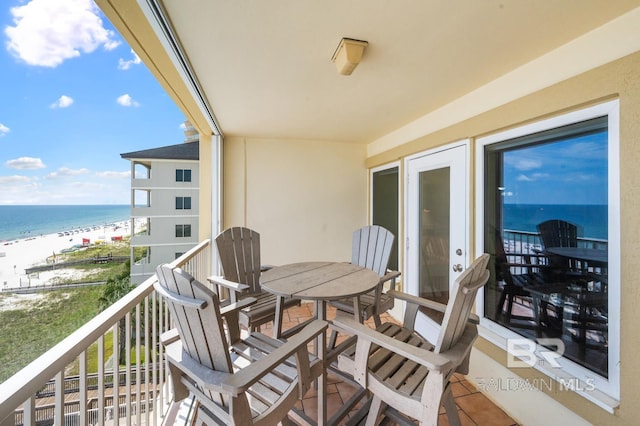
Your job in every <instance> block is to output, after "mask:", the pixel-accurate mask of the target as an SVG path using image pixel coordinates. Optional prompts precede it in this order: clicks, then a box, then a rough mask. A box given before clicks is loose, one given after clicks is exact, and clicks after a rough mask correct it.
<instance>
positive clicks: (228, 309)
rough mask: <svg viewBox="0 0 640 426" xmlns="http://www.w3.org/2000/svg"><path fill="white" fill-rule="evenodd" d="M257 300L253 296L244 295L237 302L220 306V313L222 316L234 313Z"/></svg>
mask: <svg viewBox="0 0 640 426" xmlns="http://www.w3.org/2000/svg"><path fill="white" fill-rule="evenodd" d="M257 301H258V299H256V298H255V297H245V298H244V299H242V300H240V301H239V302H236V303H231V304H229V305H227V306H225V307H224V308H220V315H222V316H223V317H224V316H226V315H229V314H233V313H236V312H238V311H240V310H242V309H244V308H246V307H247V306H251V305H253V304H254V303H256V302H257Z"/></svg>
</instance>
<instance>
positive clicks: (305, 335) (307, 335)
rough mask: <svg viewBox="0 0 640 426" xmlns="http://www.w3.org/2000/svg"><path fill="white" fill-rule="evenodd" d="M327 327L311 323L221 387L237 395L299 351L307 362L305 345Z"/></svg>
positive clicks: (321, 323)
mask: <svg viewBox="0 0 640 426" xmlns="http://www.w3.org/2000/svg"><path fill="white" fill-rule="evenodd" d="M328 325H329V324H328V323H327V322H326V321H320V320H315V321H313V322H311V323H310V324H309V325H308V326H306V327H305V328H303V329H302V330H301V331H300V332H299V333H297V334H295V335H294V336H293V337H291V338H290V339H289V340H288V341H287V342H286V343H284V344H283V345H282V346H280V347H279V348H278V349H276V350H275V351H273V352H271V353H270V354H269V355H267V356H265V357H264V358H261V359H259V360H257V361H255V362H252V363H251V364H249V365H248V366H247V367H246V368H243V369H242V370H240V371H238V372H237V373H235V374H233V375H232V376H230V377H229V378H228V379H227V380H225V382H224V383H222V387H223V388H224V389H225V390H226V391H227V392H229V393H231V394H232V395H239V394H241V393H243V392H245V391H246V390H247V389H248V388H249V387H250V386H251V385H253V384H254V383H256V382H257V381H258V380H260V379H261V378H262V377H264V376H265V375H266V374H268V373H270V372H271V371H273V369H274V368H275V367H276V366H277V365H279V364H281V363H283V362H284V361H286V359H287V358H289V357H290V356H291V355H293V354H295V353H296V352H299V351H301V352H302V353H303V355H304V356H305V357H306V359H307V360H308V359H309V355H308V348H307V344H308V343H309V342H311V341H312V340H313V339H315V338H316V337H317V336H318V335H320V334H321V333H323V332H324V331H325V330H326V329H327V327H328ZM303 372H305V373H308V371H303ZM301 380H302V379H301Z"/></svg>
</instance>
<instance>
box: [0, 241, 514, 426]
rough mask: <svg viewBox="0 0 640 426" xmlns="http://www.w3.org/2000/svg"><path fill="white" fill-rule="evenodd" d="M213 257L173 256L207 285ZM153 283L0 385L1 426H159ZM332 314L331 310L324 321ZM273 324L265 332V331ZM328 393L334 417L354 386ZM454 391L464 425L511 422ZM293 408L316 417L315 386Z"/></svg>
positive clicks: (470, 391)
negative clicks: (71, 370) (92, 365)
mask: <svg viewBox="0 0 640 426" xmlns="http://www.w3.org/2000/svg"><path fill="white" fill-rule="evenodd" d="M211 256H212V252H211V246H210V242H209V241H208V240H206V241H203V242H202V243H200V244H198V245H197V246H196V247H194V248H193V249H192V250H190V251H189V252H187V253H185V254H184V255H183V256H181V257H180V258H178V259H176V260H175V261H174V262H173V265H175V266H180V267H181V268H183V269H184V270H186V271H188V272H189V273H190V274H192V275H193V276H195V277H196V278H197V279H198V280H200V281H202V282H206V280H205V278H206V276H207V275H209V274H210V273H211ZM155 280H156V278H155V276H154V277H152V278H150V279H148V280H146V281H145V282H143V283H142V284H140V285H139V286H138V287H136V289H135V290H133V291H132V292H131V293H129V294H128V295H127V296H125V297H124V298H122V299H121V300H120V301H118V302H117V303H115V304H114V305H112V306H111V307H110V308H108V309H107V310H105V311H103V312H102V313H100V314H99V315H98V316H96V317H95V318H94V319H92V320H91V321H90V322H88V323H87V324H85V325H84V326H82V327H81V328H80V329H78V330H77V331H76V332H75V333H73V334H72V335H70V336H69V337H67V338H66V339H64V340H63V341H62V342H60V343H59V344H58V345H56V346H55V347H53V348H52V349H51V350H49V351H48V352H47V353H45V354H44V355H42V356H41V357H39V358H38V359H36V360H35V361H33V362H32V363H31V364H30V365H28V366H27V367H25V368H24V369H22V370H21V371H20V372H18V373H17V374H16V375H14V376H13V377H11V378H9V379H8V380H7V381H5V382H4V383H2V384H0V425H1V426H7V425H35V424H38V425H53V424H55V425H77V424H79V425H86V424H97V425H104V424H120V423H122V424H137V425H141V424H145V425H157V424H163V415H164V414H165V413H166V411H167V409H168V407H169V404H170V402H171V400H172V391H171V388H170V386H169V382H168V371H167V369H166V367H165V363H164V362H163V361H162V360H163V348H162V345H160V344H159V342H158V336H159V334H160V333H162V332H163V331H166V330H167V329H169V328H170V327H171V320H170V318H169V315H168V310H167V309H166V307H165V306H164V304H163V303H162V301H161V299H160V298H159V297H158V296H157V295H156V293H155V291H154V290H153V283H154V281H155ZM312 312H313V308H312V305H311V304H307V303H303V304H302V306H301V307H300V308H296V309H290V310H288V311H287V312H286V317H285V324H284V325H285V327H289V326H291V325H294V324H297V323H299V322H301V321H304V320H305V319H307V318H309V317H310V316H311V315H312ZM332 315H333V312H331V311H330V312H329V313H328V316H329V318H332ZM388 319H391V318H390V317H389V318H388ZM287 321H288V322H289V323H288V324H287ZM270 326H271V324H268V325H267V328H266V329H264V330H263V331H265V332H267V333H269V332H270V330H269V328H268V327H270ZM371 326H372V324H371ZM122 333H124V334H122ZM121 337H124V338H122V339H121ZM121 342H125V343H124V344H122V343H121ZM111 344H112V350H110V349H109V346H110V345H111ZM120 349H124V350H125V352H126V354H129V355H128V356H125V357H124V358H125V359H124V360H121V362H120V363H119V364H120V365H119V368H117V369H114V368H113V357H112V356H111V354H118V353H119V351H120ZM90 353H91V354H93V353H97V366H98V367H97V371H89V370H90V369H89V367H88V364H89V363H88V359H89V358H90V357H92V356H94V355H89V354H90ZM71 363H77V365H78V370H79V374H74V375H70V374H67V373H66V371H68V370H67V369H68V366H69V364H71ZM328 390H329V394H328V406H329V412H331V410H332V409H337V407H339V406H340V405H342V404H343V402H344V401H346V400H347V399H348V398H349V396H350V395H351V394H352V393H353V390H354V389H353V388H352V387H350V385H348V384H347V383H345V382H342V381H340V380H339V379H338V378H337V377H334V376H331V375H330V376H329V388H328ZM453 393H454V396H455V400H456V404H457V405H458V408H459V410H460V417H461V420H462V423H463V424H475V425H512V424H516V422H515V421H514V420H513V419H511V418H510V417H509V416H508V415H507V414H506V413H505V412H504V411H502V410H501V409H500V408H498V407H497V406H495V405H494V404H492V403H491V402H490V401H489V399H488V398H487V397H485V396H484V395H483V394H482V393H481V392H479V391H478V390H477V389H476V388H475V387H474V386H473V385H472V384H471V383H470V382H468V381H467V380H465V378H464V377H463V376H460V377H456V381H455V383H454V387H453ZM298 404H299V408H302V409H303V410H305V412H306V413H307V414H309V415H310V416H311V417H312V418H313V417H315V412H316V407H317V406H316V399H315V393H314V390H313V389H312V390H311V391H310V392H309V394H307V395H306V396H305V398H304V399H303V400H302V401H301V402H299V403H298ZM441 416H442V417H443V419H442V424H446V417H445V416H444V415H442V414H441Z"/></svg>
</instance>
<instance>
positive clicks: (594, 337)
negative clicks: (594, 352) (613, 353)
mask: <svg viewBox="0 0 640 426" xmlns="http://www.w3.org/2000/svg"><path fill="white" fill-rule="evenodd" d="M608 301H609V298H608V293H607V286H606V284H605V283H602V282H594V281H590V282H586V280H576V282H575V283H572V284H570V285H569V286H567V288H566V291H565V294H564V312H563V331H564V334H565V336H567V337H571V338H572V339H573V340H575V341H577V342H579V343H581V344H585V345H587V346H589V347H596V348H600V349H603V348H606V347H607V345H608V340H609V334H608V324H609V315H608Z"/></svg>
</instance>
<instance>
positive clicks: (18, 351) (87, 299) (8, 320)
mask: <svg viewBox="0 0 640 426" xmlns="http://www.w3.org/2000/svg"><path fill="white" fill-rule="evenodd" d="M101 294H102V286H91V287H83V288H77V289H73V290H71V289H67V290H54V291H48V292H43V293H39V294H37V295H36V296H35V297H34V296H28V297H29V298H30V301H29V303H28V304H25V305H24V307H23V308H22V309H12V310H2V311H0V336H1V337H0V382H3V381H5V380H6V379H7V378H9V377H11V376H12V375H13V374H15V373H16V372H18V371H19V370H20V369H22V368H23V367H25V366H26V365H27V364H29V363H30V362H31V361H33V360H35V359H36V358H37V357H39V356H40V355H42V354H43V353H45V352H46V351H47V350H49V349H50V348H52V347H53V346H55V345H56V344H57V343H58V342H60V341H61V340H62V339H64V338H65V337H67V336H68V335H69V334H71V333H72V332H74V331H75V330H77V329H78V328H80V327H81V326H82V325H83V324H85V323H86V322H87V321H89V320H90V319H91V318H93V317H95V316H96V315H97V314H98V305H97V303H96V300H97V299H98V298H99V297H100V295H101ZM7 297H15V296H10V295H0V298H2V299H6V298H7ZM23 297H24V296H21V298H23Z"/></svg>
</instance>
